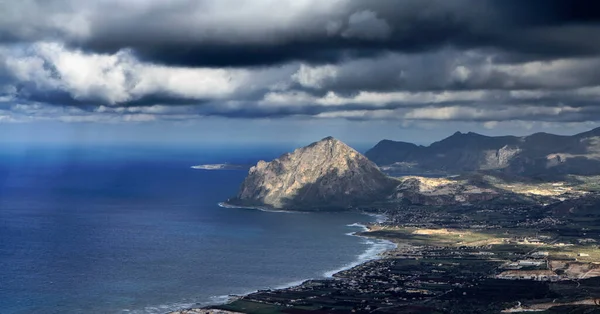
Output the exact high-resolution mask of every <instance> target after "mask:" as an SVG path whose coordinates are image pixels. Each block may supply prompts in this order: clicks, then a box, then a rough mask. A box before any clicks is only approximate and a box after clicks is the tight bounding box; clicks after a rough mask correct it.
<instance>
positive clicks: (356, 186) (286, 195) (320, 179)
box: [229, 137, 398, 210]
mask: <svg viewBox="0 0 600 314" xmlns="http://www.w3.org/2000/svg"><path fill="white" fill-rule="evenodd" d="M397 184H398V182H397V181H396V180H394V179H391V178H388V177H387V176H386V175H384V174H383V173H382V172H381V171H379V169H378V168H377V166H376V165H375V164H374V163H372V162H371V161H369V160H368V159H367V158H366V157H364V156H363V155H361V154H360V153H358V152H357V151H355V150H354V149H352V148H350V147H349V146H347V145H346V144H344V143H342V142H341V141H339V140H337V139H334V138H332V137H327V138H324V139H322V140H321V141H319V142H315V143H313V144H310V145H309V146H306V147H303V148H299V149H296V150H295V151H294V152H293V153H288V154H285V155H283V156H281V157H279V158H277V159H275V160H273V161H271V162H264V161H260V162H258V164H257V165H256V166H254V167H252V168H251V169H250V171H249V173H248V176H247V177H246V179H245V180H244V182H243V183H242V186H241V187H240V191H239V193H238V195H237V197H235V198H233V199H231V200H229V203H232V204H237V205H245V206H267V207H272V208H284V209H295V210H321V209H333V208H335V209H344V208H348V207H351V206H354V205H360V204H365V203H371V202H373V201H377V200H384V199H386V197H387V196H388V195H390V194H391V192H392V191H393V189H394V188H395V186H396V185H397Z"/></svg>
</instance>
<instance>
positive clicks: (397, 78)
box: [0, 0, 600, 122]
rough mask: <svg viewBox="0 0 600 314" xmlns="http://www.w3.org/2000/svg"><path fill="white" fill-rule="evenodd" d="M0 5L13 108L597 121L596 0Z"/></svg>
mask: <svg viewBox="0 0 600 314" xmlns="http://www.w3.org/2000/svg"><path fill="white" fill-rule="evenodd" d="M0 12H3V13H2V14H0V101H1V102H3V103H8V102H7V100H11V101H13V102H14V103H18V104H20V105H21V106H20V107H18V108H17V109H18V110H20V111H19V112H21V113H23V112H27V113H28V114H30V113H32V112H35V110H39V112H40V114H42V113H47V114H59V115H63V114H64V112H63V111H55V110H53V109H51V108H50V109H47V110H46V109H43V110H42V109H40V107H39V106H40V105H50V107H60V106H64V107H66V108H71V109H72V110H70V111H69V110H67V112H70V113H72V114H75V115H77V119H74V121H80V120H78V119H83V120H81V121H88V120H86V119H90V121H92V120H93V119H94V117H88V116H87V115H95V114H112V115H118V114H127V115H130V116H128V118H127V119H130V120H131V121H146V120H148V119H161V118H164V119H173V120H176V119H183V118H184V117H185V116H186V115H187V116H194V117H199V116H221V117H229V118H246V119H253V118H280V117H288V116H301V117H317V118H326V117H333V118H345V119H353V120H373V119H375V120H376V119H397V120H402V119H406V120H411V119H412V120H433V121H439V120H458V121H481V122H485V121H498V120H519V119H523V120H533V121H587V120H600V112H599V110H596V108H597V100H598V99H600V88H599V87H598V86H600V74H599V73H600V72H599V71H597V69H598V68H600V41H598V40H596V37H598V34H600V3H598V2H596V1H581V0H578V1H568V0H564V1H559V0H404V1H399V0H380V1H359V0H337V1H317V0H293V1H283V0H256V1H236V0H219V1H208V0H201V1H192V0H173V1H118V0H93V1H76V0H51V1H41V0H22V1H0ZM2 42H3V44H2ZM0 115H1V113H0ZM61 117H62V116H61ZM63 119H65V120H67V118H64V117H63ZM128 121H129V120H128Z"/></svg>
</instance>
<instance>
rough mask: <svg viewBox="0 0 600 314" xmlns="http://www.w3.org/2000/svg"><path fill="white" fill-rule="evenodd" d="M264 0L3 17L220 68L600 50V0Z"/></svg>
mask: <svg viewBox="0 0 600 314" xmlns="http://www.w3.org/2000/svg"><path fill="white" fill-rule="evenodd" d="M255 3H256V5H254V7H253V8H249V5H247V4H240V3H239V2H234V1H220V4H217V2H215V1H183V0H182V1H173V2H170V3H167V2H154V1H148V2H137V1H135V2H132V3H129V4H127V3H123V2H118V1H89V2H74V1H70V0H62V1H61V0H54V1H47V2H41V1H31V0H25V1H22V2H21V1H19V2H5V3H3V4H0V8H4V9H5V10H4V12H9V13H10V12H18V13H20V15H21V16H19V15H17V16H16V17H15V16H11V15H10V14H3V15H2V17H0V39H2V38H4V40H9V41H13V42H14V41H21V42H22V41H32V40H55V39H60V40H62V41H64V42H67V43H69V44H70V45H72V46H73V47H80V48H83V49H86V50H88V51H95V52H102V53H107V52H109V53H113V52H116V51H118V50H120V49H125V48H128V49H133V51H134V52H135V53H136V55H137V56H139V58H141V59H142V60H146V61H150V62H156V63H162V64H170V65H186V66H214V67H226V66H247V65H250V66H256V65H271V64H277V63H284V62H289V61H303V62H307V63H311V64H323V63H331V62H339V61H341V60H347V59H348V58H355V57H358V56H363V57H367V56H368V57H370V56H375V55H378V54H380V53H382V52H386V51H396V52H408V53H420V52H426V51H432V50H436V49H439V48H441V47H447V46H452V47H457V48H458V49H477V48H495V49H498V50H501V51H507V52H511V53H513V54H514V56H512V57H514V58H519V57H520V58H526V57H528V56H529V57H531V58H534V57H535V58H541V57H568V56H579V55H590V54H597V53H598V52H600V42H599V41H597V40H593V38H594V37H595V36H594V34H597V32H598V31H599V30H600V28H599V24H598V23H599V21H600V13H599V12H600V3H598V2H596V1H591V0H590V1H584V0H575V1H571V0H562V1H561V0H548V1H546V0H529V1H520V0H506V1H504V0H480V1H467V0H404V1H395V0H381V1H359V0H347V1H338V2H332V4H329V5H324V4H321V5H315V4H314V3H310V2H307V3H308V4H307V5H306V6H305V7H301V8H300V9H301V11H300V13H299V14H298V15H291V14H289V12H288V11H293V10H294V9H297V8H296V7H294V6H293V5H290V4H285V2H269V1H257V2H255ZM9 9H10V10H9ZM25 12H27V13H28V14H27V16H28V17H29V18H27V19H25V18H24V17H25V16H24V14H25ZM278 16H283V17H282V18H281V19H278ZM288 17H289V20H285V21H283V19H284V18H288ZM61 18H62V19H63V20H59V19H61Z"/></svg>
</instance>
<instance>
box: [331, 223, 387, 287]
mask: <svg viewBox="0 0 600 314" xmlns="http://www.w3.org/2000/svg"><path fill="white" fill-rule="evenodd" d="M346 226H348V227H358V228H361V229H362V231H368V230H369V229H368V228H367V226H365V225H363V224H361V223H353V224H349V225H346ZM346 235H349V236H353V237H359V238H362V239H363V244H367V245H369V248H368V249H367V250H366V251H364V252H363V253H362V254H360V255H358V257H357V258H356V260H354V261H352V262H350V263H348V264H346V265H344V266H342V267H340V268H337V269H334V270H330V271H326V272H325V273H324V274H323V275H324V276H325V277H326V278H331V277H333V275H334V274H336V273H339V272H341V271H344V270H348V269H350V268H353V267H356V266H358V265H360V264H363V263H366V262H368V261H372V260H376V259H378V258H380V257H381V253H383V252H385V251H388V250H392V249H395V248H396V247H397V245H396V244H395V243H394V242H392V241H388V240H383V239H373V238H368V237H365V236H361V235H358V234H357V233H356V232H349V233H346Z"/></svg>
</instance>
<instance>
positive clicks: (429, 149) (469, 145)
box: [365, 128, 600, 176]
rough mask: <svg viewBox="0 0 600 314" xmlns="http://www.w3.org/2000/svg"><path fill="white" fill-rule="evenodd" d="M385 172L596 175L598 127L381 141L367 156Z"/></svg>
mask: <svg viewBox="0 0 600 314" xmlns="http://www.w3.org/2000/svg"><path fill="white" fill-rule="evenodd" d="M365 156H366V157H368V158H369V159H370V160H372V161H374V162H375V163H377V164H378V165H380V166H387V167H386V169H392V170H393V169H397V170H398V171H400V170H401V171H403V172H410V171H411V170H412V171H413V172H428V171H432V172H445V173H461V172H469V171H479V170H500V171H502V172H505V173H510V174H518V175H525V176H544V175H564V174H578V175H592V174H593V175H596V174H600V128H598V129H594V130H591V131H588V132H584V133H580V134H576V135H572V136H562V135H554V134H549V133H535V134H532V135H529V136H523V137H517V136H485V135H481V134H477V133H472V132H469V133H461V132H456V133H454V134H453V135H452V136H450V137H448V138H446V139H443V140H441V141H438V142H435V143H433V144H431V145H429V146H417V145H414V144H411V143H406V142H395V141H390V140H383V141H381V142H379V143H378V144H377V145H375V147H373V148H372V149H370V150H369V151H367V152H366V154H365Z"/></svg>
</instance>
